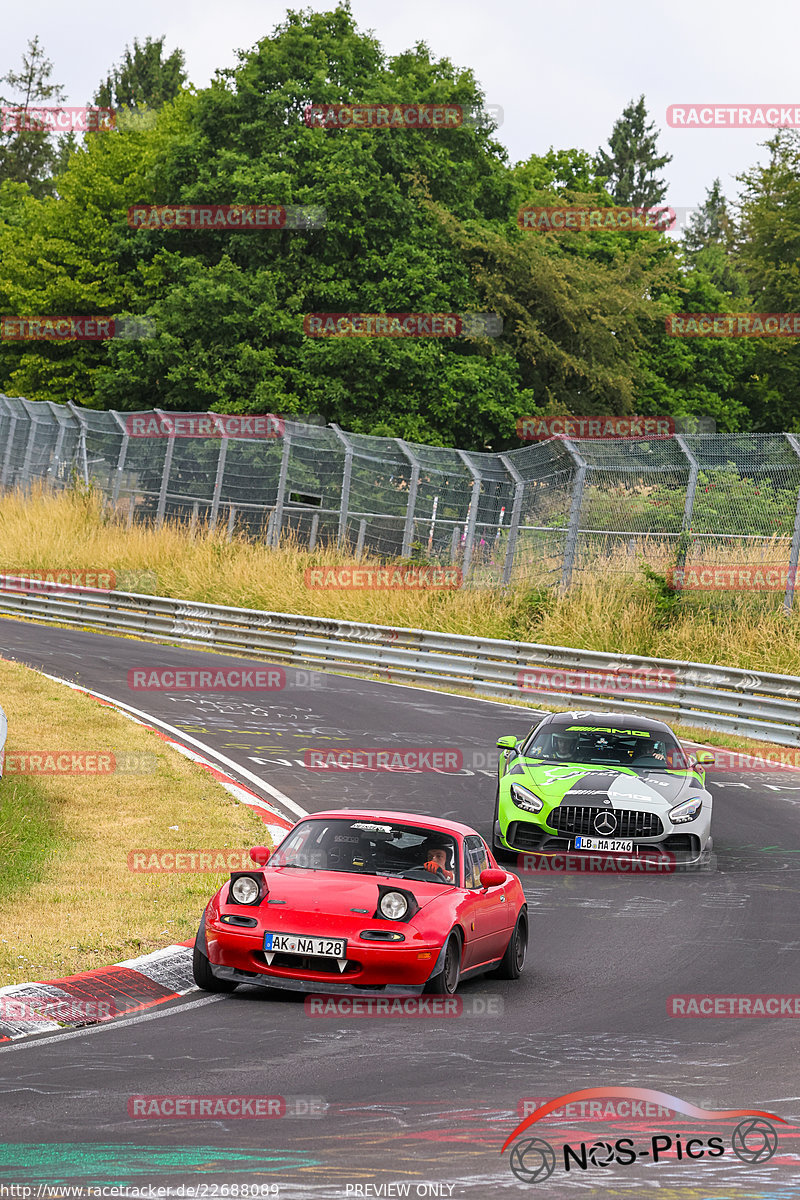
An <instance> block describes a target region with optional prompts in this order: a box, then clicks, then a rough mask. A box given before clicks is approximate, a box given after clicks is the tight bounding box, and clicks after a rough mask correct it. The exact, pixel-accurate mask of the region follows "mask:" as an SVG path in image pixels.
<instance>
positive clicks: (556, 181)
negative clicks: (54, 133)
mask: <svg viewBox="0 0 800 1200" xmlns="http://www.w3.org/2000/svg"><path fill="white" fill-rule="evenodd" d="M25 63H26V65H25V70H24V71H23V73H22V74H20V75H15V74H14V73H13V72H12V73H9V75H7V76H6V78H7V79H11V80H12V82H14V84H15V86H18V85H19V81H20V80H21V79H23V76H24V77H25V78H27V79H28V81H29V85H30V87H31V88H32V89H33V93H35V94H36V96H37V97H38V99H39V100H40V101H41V100H42V98H43V97H44V96H45V95H46V94H49V93H47V89H48V88H49V89H51V92H52V96H56V94H57V92H58V89H57V88H56V85H53V84H50V83H49V81H48V80H49V71H50V65H49V63H47V61H46V60H45V59H44V58H43V55H42V52H41V47H39V45H38V42H36V40H34V42H32V43H31V48H30V51H29V54H28V57H27V58H26V60H25ZM26 72H27V74H26ZM184 83H185V75H184V71H183V57H182V53H181V52H180V51H175V52H173V54H171V55H170V56H167V57H165V55H164V39H163V38H158V39H150V38H148V39H146V41H145V42H144V43H139V42H138V41H136V40H135V41H134V44H133V49H132V50H131V49H126V52H125V56H124V57H123V60H122V62H121V63H120V64H119V65H118V66H117V67H115V68H114V69H113V70H112V72H110V73H109V76H108V78H107V79H106V81H105V82H104V83H103V84H102V85H101V88H100V90H99V91H98V93H97V97H96V98H97V100H98V102H104V103H107V102H111V101H113V102H114V103H116V104H119V105H122V106H124V111H123V112H122V113H121V115H120V121H119V128H118V130H117V131H116V132H114V133H102V134H100V133H98V134H89V135H87V136H86V137H85V138H84V140H83V143H82V144H81V146H80V147H76V146H74V145H72V146H71V147H61V149H60V150H59V154H62V155H63V154H65V155H66V158H65V161H64V163H63V170H61V172H60V174H58V175H57V178H56V180H55V181H54V182H53V180H52V179H51V177H52V175H53V172H55V171H57V170H59V167H58V164H57V163H55V162H54V161H53V160H47V162H45V161H44V159H41V160H40V159H36V157H35V154H34V153H33V151H34V150H35V146H34V145H33V143H31V147H33V150H31V154H32V155H33V157H31V156H30V155H29V158H28V159H27V160H26V162H27V165H24V164H23V162H22V158H20V157H19V156H18V159H17V160H15V162H16V165H14V163H12V161H11V159H9V158H8V157H6V158H5V159H4V158H3V153H4V148H3V144H2V142H0V310H2V311H3V312H5V313H9V314H13V313H16V314H19V315H38V314H42V315H47V314H53V315H58V314H66V313H76V314H86V315H105V314H140V315H147V316H148V317H150V318H152V321H153V322H154V327H155V336H152V337H144V338H141V339H139V340H131V341H122V340H114V341H111V342H107V343H80V342H73V343H62V344H52V343H45V342H42V343H36V342H17V343H14V342H0V391H3V392H5V393H6V394H10V395H24V396H26V397H28V398H29V399H35V400H55V401H60V402H64V401H66V400H72V401H75V402H76V403H79V404H83V405H86V406H89V407H102V408H117V409H137V408H150V407H162V408H167V409H179V410H180V409H182V410H190V411H191V410H200V409H208V408H214V409H217V410H221V411H231V412H265V411H280V412H286V413H295V414H303V413H318V414H321V416H322V417H323V419H324V420H325V421H336V422H337V423H339V424H340V425H342V426H343V427H344V428H346V429H350V430H353V431H355V432H361V433H371V434H377V435H382V436H390V437H397V436H400V437H404V438H406V439H407V440H409V441H412V442H420V443H428V444H434V445H450V446H453V445H457V446H462V447H465V448H469V449H475V450H483V449H498V450H500V449H506V448H508V447H511V446H515V445H517V444H518V438H517V436H516V422H517V418H518V417H521V416H526V415H528V414H530V413H533V412H540V413H564V412H572V413H575V414H578V415H580V414H606V413H608V414H612V413H613V414H625V413H638V414H642V415H645V416H646V415H662V414H665V415H670V416H673V417H674V418H676V419H681V420H686V421H690V422H691V421H692V420H699V419H703V420H709V419H710V420H713V421H714V422H715V424H716V427H717V428H718V429H720V430H728V431H736V430H739V429H746V428H749V427H751V426H752V425H753V424H754V423H755V424H756V426H757V427H758V428H760V429H774V428H789V429H798V428H800V410H798V406H797V401H796V399H795V397H796V396H797V395H798V394H800V357H799V355H800V350H799V349H798V347H797V345H796V344H795V343H793V342H789V341H785V340H781V341H778V340H774V339H769V340H767V341H764V342H756V341H752V340H746V339H734V338H709V339H706V338H697V339H686V338H675V337H668V336H667V334H666V330H665V324H664V318H665V316H666V315H667V314H668V313H671V312H676V313H680V312H690V311H703V312H709V311H710V312H725V311H731V310H742V309H747V308H752V307H754V306H755V301H754V299H753V297H754V296H757V297H758V303H757V307H759V308H762V309H763V308H772V309H773V310H774V311H787V310H791V311H800V282H798V280H800V274H799V273H798V271H797V265H796V264H797V261H798V252H799V251H800V183H799V182H798V180H800V142H798V140H797V138H796V137H794V136H793V135H791V134H789V133H782V134H779V135H778V136H777V137H776V138H775V139H774V140H773V142H772V143H770V146H771V155H772V157H771V160H770V162H769V164H768V165H767V166H765V167H760V168H756V169H754V171H752V172H750V173H749V174H748V175H746V176H744V177H743V183H744V189H745V190H744V196H743V204H742V220H741V222H740V223H739V224H738V225H737V223H736V222H735V221H734V219H733V217H732V216H731V213H730V211H729V208H728V205H727V202H726V200H725V198H724V196H723V195H722V192H721V188H720V186H719V183H718V181H715V183H714V184H713V185H712V187H711V188H710V190H709V194H708V197H707V200H706V202H705V204H704V205H703V206H702V208H701V211H700V213H699V214H698V215H697V217H696V219H695V221H694V222H693V225H692V228H691V230H690V231H689V233H688V234H687V236H686V238H685V239H684V244H683V245H681V244H680V243H678V242H677V241H674V240H672V239H670V238H668V237H666V236H665V235H663V234H660V233H657V232H647V233H639V234H627V233H616V232H608V231H603V232H599V233H598V232H592V233H588V232H587V233H580V232H578V233H574V232H571V231H570V232H564V233H556V232H550V233H540V232H525V231H521V230H520V229H519V228H518V226H517V212H518V210H519V209H520V208H521V207H522V206H523V205H551V204H571V205H579V204H580V205H586V204H588V205H592V206H593V207H596V206H598V205H608V204H611V203H612V202H617V203H627V204H643V205H647V204H657V203H658V202H659V201H660V200H661V198H662V196H663V184H662V183H661V181H660V180H659V179H658V178H657V173H658V171H660V170H661V168H662V167H663V166H664V165H665V164H666V163H667V162H668V161H669V156H665V155H659V154H658V153H657V149H656V141H657V132H656V131H655V128H654V126H653V124H652V122H649V121H648V117H647V111H646V108H645V104H644V97H642V98H640V100H639V101H638V102H635V103H634V102H631V104H630V105H629V106H628V107H627V108H626V109H625V112H624V113H623V115H622V117H621V119H620V120H619V121H618V122H617V123H616V125H615V127H614V132H613V134H612V137H611V144H610V153H605V152H602V151H601V152H599V153H598V155H596V156H592V155H591V154H589V153H588V152H587V151H585V150H583V149H580V148H571V149H554V148H551V149H550V150H549V151H548V152H547V153H546V154H544V155H532V156H531V157H530V158H529V159H528V160H527V161H525V162H522V163H518V164H516V165H514V166H510V165H509V164H508V162H507V161H506V155H505V151H504V150H503V148H502V147H501V146H500V145H499V144H498V143H497V142H496V141H494V140H493V126H492V122H491V120H490V119H489V117H488V116H487V115H486V113H485V112H484V111H483V108H482V104H483V94H482V92H481V89H480V86H479V84H478V82H477V81H476V79H475V78H474V76H473V74H472V72H471V71H470V70H468V69H463V68H460V67H456V66H455V65H454V64H453V63H452V62H451V61H450V60H449V59H447V58H436V57H434V56H433V55H432V54H431V52H430V51H429V49H428V48H427V47H426V46H425V45H424V44H422V43H417V44H416V45H414V46H412V47H411V48H410V49H409V50H407V51H405V52H404V53H402V54H398V55H396V56H393V57H392V56H388V55H387V54H386V53H385V52H384V50H383V49H382V47H381V46H380V44H379V43H378V41H377V40H376V39H375V38H374V37H373V36H372V35H371V34H369V33H363V32H361V31H359V30H358V29H357V27H356V24H355V21H354V19H353V15H352V12H351V10H350V8H349V6H348V5H346V4H340V5H339V6H338V7H336V8H335V9H333V10H332V11H328V12H313V11H304V12H289V13H287V15H286V18H285V19H284V21H283V22H282V23H281V24H280V25H279V26H278V27H277V28H276V29H275V31H274V32H273V34H272V35H271V36H267V37H264V38H262V39H261V40H260V41H259V42H257V43H256V45H255V46H253V47H252V48H251V49H249V50H247V51H242V52H240V54H239V60H238V63H237V64H236V66H235V67H233V68H231V69H229V70H224V71H221V72H219V73H218V75H217V77H216V78H215V80H214V81H213V83H212V84H211V86H210V87H208V88H205V89H202V90H200V91H197V92H195V91H192V90H189V89H184V88H183V84H184ZM341 101H359V102H381V103H385V102H392V101H397V102H400V101H404V102H409V103H419V102H421V101H424V102H428V103H437V102H439V103H445V102H446V103H448V104H452V103H456V104H459V105H461V106H462V108H463V110H464V111H465V112H473V113H477V119H476V121H475V122H473V123H470V124H468V125H465V126H464V127H462V128H458V129H441V130H431V131H427V132H423V131H419V130H414V129H408V130H403V129H392V130H377V131H376V130H369V129H363V130H359V129H341V130H340V129H325V128H319V127H309V126H308V125H307V124H306V121H305V117H304V114H305V112H306V109H307V107H308V106H309V105H310V104H312V103H313V104H326V103H335V102H341ZM142 114H144V115H142ZM36 136H37V137H38V136H39V134H38V133H36ZM23 149H24V147H21V146H20V147H18V150H19V152H20V154H21V153H22V150H23ZM29 149H30V147H29ZM40 149H41V147H40ZM25 152H26V153H27V151H25ZM14 153H17V151H14ZM38 153H39V151H38V150H36V154H38ZM3 163H5V164H6V166H5V168H4V166H3ZM3 179H5V182H3ZM53 188H54V189H55V190H56V193H57V194H56V195H53V196H49V195H47V194H46V193H47V191H48V189H51V190H52V189H53ZM136 203H149V204H176V203H181V204H191V203H202V204H209V203H219V204H236V203H243V204H263V203H282V204H285V205H298V206H302V205H314V206H316V207H322V208H324V209H325V211H326V213H327V221H326V223H325V225H324V226H323V227H320V228H314V229H306V230H303V231H300V230H292V229H284V230H281V231H270V232H263V233H262V232H242V233H236V232H219V231H214V232H210V231H202V232H200V231H192V230H183V229H177V230H157V229H136V230H134V229H131V228H129V226H128V224H127V210H128V209H129V207H130V206H131V205H133V204H136ZM793 297H794V299H793ZM487 311H488V312H496V313H498V314H499V315H500V316H501V317H502V319H503V322H504V331H503V336H502V337H493V338H488V337H460V338H454V339H434V338H428V339H424V338H421V339H416V338H413V339H412V338H405V339H396V338H358V337H351V338H311V337H308V336H306V335H305V333H304V329H303V317H304V315H305V314H307V313H315V312H335V313H346V312H367V313H370V312H378V313H379V312H456V313H460V312H487ZM197 453H201V452H200V451H197ZM265 470H267V471H269V470H271V467H269V466H268V465H267V466H265ZM187 494H191V493H190V492H189V493H187ZM638 502H639V500H637V501H636V503H638ZM652 506H654V507H655V506H656V501H653V502H652ZM664 507H665V509H666V508H670V519H672V515H673V514H672V512H671V505H665V506H664Z"/></svg>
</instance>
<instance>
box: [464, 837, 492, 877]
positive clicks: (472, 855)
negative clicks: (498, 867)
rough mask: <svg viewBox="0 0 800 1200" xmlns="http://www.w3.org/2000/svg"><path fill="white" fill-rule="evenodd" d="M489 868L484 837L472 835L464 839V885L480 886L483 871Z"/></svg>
mask: <svg viewBox="0 0 800 1200" xmlns="http://www.w3.org/2000/svg"><path fill="white" fill-rule="evenodd" d="M488 868H489V858H488V856H487V853H486V846H485V845H484V844H483V839H482V838H479V837H477V836H476V835H475V836H471V837H468V838H465V839H464V886H465V887H468V888H479V887H480V886H481V871H486V870H488Z"/></svg>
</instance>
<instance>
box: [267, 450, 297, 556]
mask: <svg viewBox="0 0 800 1200" xmlns="http://www.w3.org/2000/svg"><path fill="white" fill-rule="evenodd" d="M291 449H292V439H291V437H290V436H289V434H288V433H287V432H286V429H285V428H284V433H283V454H282V455H281V473H280V475H279V476H278V495H277V498H276V500H275V510H274V513H273V516H274V518H275V524H274V525H273V526H272V547H273V549H274V550H277V549H278V546H279V544H280V540H281V526H282V525H283V505H284V502H285V499H286V480H287V479H288V478H289V454H290V452H291Z"/></svg>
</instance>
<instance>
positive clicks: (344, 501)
mask: <svg viewBox="0 0 800 1200" xmlns="http://www.w3.org/2000/svg"><path fill="white" fill-rule="evenodd" d="M331 429H332V430H333V432H334V433H335V434H336V436H337V437H338V439H339V441H340V442H341V443H342V445H343V446H344V473H343V475H342V498H341V503H340V505H339V531H338V533H337V535H336V544H337V546H341V544H342V542H343V541H344V538H345V535H346V533H347V508H348V505H349V503H350V479H351V477H352V474H353V446H352V443H350V442H349V441H348V440H347V437H346V435H345V434H344V433H343V432H342V430H341V429H340V428H339V426H338V425H335V424H334V423H333V421H331Z"/></svg>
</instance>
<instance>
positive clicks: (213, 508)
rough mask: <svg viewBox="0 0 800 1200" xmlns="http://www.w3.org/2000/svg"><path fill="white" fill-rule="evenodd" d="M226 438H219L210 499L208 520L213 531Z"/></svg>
mask: <svg viewBox="0 0 800 1200" xmlns="http://www.w3.org/2000/svg"><path fill="white" fill-rule="evenodd" d="M228 440H229V439H228V438H227V437H221V438H220V442H219V455H218V457H217V471H216V474H215V476H214V494H213V496H212V498H211V516H210V517H209V520H208V527H209V529H215V528H216V525H217V517H218V515H219V502H220V499H221V497H222V481H223V478H224V476H225V461H226V459H227V457H228Z"/></svg>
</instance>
